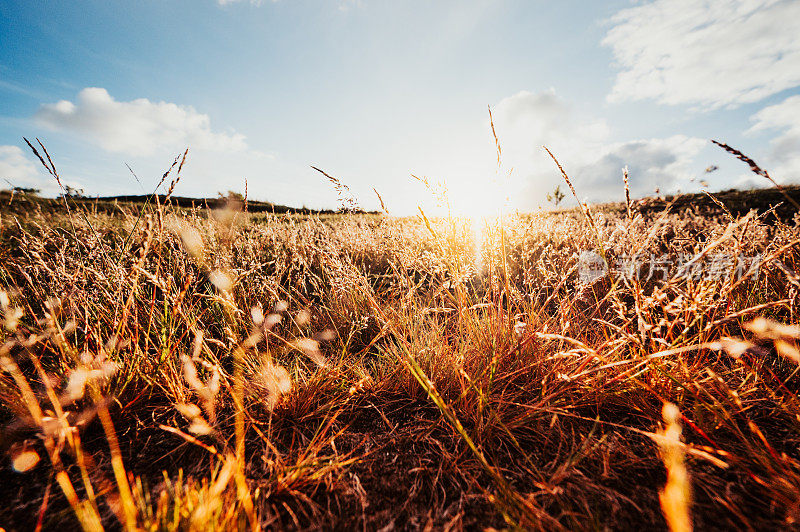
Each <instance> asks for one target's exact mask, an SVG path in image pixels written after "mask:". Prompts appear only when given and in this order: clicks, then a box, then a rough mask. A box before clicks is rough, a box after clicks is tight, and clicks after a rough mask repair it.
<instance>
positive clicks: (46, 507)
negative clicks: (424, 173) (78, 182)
mask: <svg viewBox="0 0 800 532" xmlns="http://www.w3.org/2000/svg"><path fill="white" fill-rule="evenodd" d="M498 156H499V151H498ZM343 190H344V189H343ZM584 213H585V214H586V215H584ZM0 242H1V244H0V253H2V258H3V260H2V263H0V281H1V282H2V286H3V292H2V294H0V304H1V305H2V313H3V320H4V329H3V332H2V342H3V343H2V347H1V348H0V361H1V362H2V365H3V373H2V374H0V404H2V412H3V414H2V415H3V419H4V423H5V428H4V430H3V434H2V445H3V449H4V451H5V452H6V454H7V455H8V460H7V462H6V464H7V465H6V467H5V469H4V472H3V473H2V478H3V482H2V486H0V497H2V499H3V501H4V504H3V505H2V509H0V523H3V525H4V526H7V528H12V529H33V528H36V527H37V526H38V527H42V528H53V527H56V526H66V527H75V526H78V525H80V526H82V527H83V528H86V529H98V528H100V527H101V526H102V527H106V528H112V529H113V528H127V529H145V530H189V529H194V530H201V529H203V530H204V529H210V528H216V529H257V528H270V529H298V528H302V529H316V528H326V529H328V528H338V529H356V528H358V529H369V530H374V529H384V530H389V529H391V528H393V527H394V528H400V529H406V528H426V529H431V528H432V529H446V530H458V529H462V528H469V529H475V528H487V527H494V528H503V527H510V528H516V527H522V528H530V529H547V530H550V529H594V528H604V527H610V528H621V529H626V528H634V527H636V528H641V527H643V526H644V527H647V528H653V527H655V528H666V527H667V526H668V524H669V525H670V526H672V527H673V528H674V529H675V530H687V529H689V528H690V527H691V526H692V524H693V525H694V527H695V528H697V529H715V528H725V529H730V528H736V529H740V528H761V529H763V528H773V529H774V528H791V527H792V526H793V525H794V523H795V522H796V520H797V519H798V518H800V451H798V442H799V441H800V437H799V436H800V403H798V400H797V391H798V386H800V378H799V377H798V375H797V373H798V366H797V363H798V361H800V353H798V347H797V346H798V338H800V330H798V328H797V326H796V325H791V324H796V323H797V305H798V303H800V298H798V289H799V288H800V281H798V277H797V274H796V272H797V271H798V269H799V268H798V266H799V264H798V261H800V227H798V224H796V223H794V222H786V223H784V222H781V221H779V220H776V219H774V217H759V216H757V215H755V214H754V213H750V214H747V215H744V216H733V215H731V214H726V213H725V212H720V213H719V214H718V215H714V216H709V215H703V216H701V215H698V214H696V213H694V212H693V211H692V210H691V209H688V210H683V211H681V212H669V211H665V212H662V213H655V214H653V213H650V212H644V213H643V212H639V211H638V209H637V204H636V202H627V203H626V206H625V209H624V211H623V212H621V213H620V214H616V213H615V212H614V211H610V210H605V211H604V210H602V209H595V210H593V211H591V212H590V211H589V210H588V207H584V208H583V212H579V211H577V210H576V211H568V212H561V213H558V214H547V213H541V214H537V215H524V216H521V215H517V216H507V217H505V218H503V223H502V226H500V224H496V223H491V222H490V223H489V224H488V225H487V226H486V228H485V234H484V236H483V237H482V242H483V245H482V248H481V249H480V250H476V249H475V239H474V238H473V226H472V222H471V221H470V220H466V219H458V218H447V219H428V218H426V217H424V215H423V216H422V217H420V218H416V219H412V218H409V219H390V218H386V217H380V216H364V215H356V214H344V215H341V216H331V217H326V218H321V217H313V216H311V217H292V216H274V215H256V214H246V213H243V212H237V210H236V208H235V206H233V205H232V206H231V208H229V209H226V210H222V211H213V212H208V213H206V212H205V211H199V210H184V209H178V208H173V207H171V206H169V205H168V204H162V203H161V202H154V203H151V204H148V205H145V206H144V207H135V208H134V207H123V208H120V209H118V210H117V212H116V213H114V214H102V213H92V212H89V211H87V210H86V209H84V208H81V207H80V206H78V207H74V208H72V209H71V211H70V212H69V213H67V212H63V213H60V214H59V213H51V214H45V213H41V212H33V213H30V214H27V215H24V214H15V215H9V214H4V215H3V216H2V220H1V222H0ZM585 250H596V251H600V252H601V253H603V255H604V256H605V257H606V258H607V259H608V260H609V261H613V260H615V259H616V258H620V257H623V256H630V255H636V254H641V255H642V256H647V257H649V256H650V254H654V255H655V256H662V255H670V256H673V257H677V256H679V255H684V256H686V257H694V259H693V262H691V263H690V264H694V265H697V264H701V263H703V262H708V260H709V259H710V258H711V257H713V256H715V255H716V254H719V253H723V252H724V253H728V254H731V255H735V256H738V255H745V256H753V255H756V254H760V255H761V256H762V258H763V260H762V261H761V263H760V264H759V265H758V266H757V267H756V268H755V269H753V270H751V271H749V272H748V274H747V275H745V276H740V275H737V272H736V270H735V267H734V266H733V265H732V266H730V267H728V268H725V269H723V270H721V271H719V272H717V273H718V275H716V276H715V277H713V278H694V277H692V276H691V275H671V276H669V278H667V279H666V280H656V279H653V278H651V279H645V277H646V275H645V276H644V277H642V278H638V279H637V278H635V277H631V278H629V277H624V276H612V275H608V274H607V275H605V276H602V277H600V278H599V279H597V280H595V281H594V282H592V283H589V284H586V283H584V284H582V283H581V282H580V281H579V276H578V260H579V254H580V253H581V251H585ZM476 251H478V252H479V253H480V254H481V257H480V260H476V257H475V254H476ZM476 264H477V265H478V266H477V267H476ZM671 273H675V272H671ZM739 273H741V272H739ZM781 324H785V325H781ZM665 405H667V406H665ZM662 412H663V413H662ZM662 419H663V422H662ZM14 469H15V470H16V471H14ZM662 509H663V511H662Z"/></svg>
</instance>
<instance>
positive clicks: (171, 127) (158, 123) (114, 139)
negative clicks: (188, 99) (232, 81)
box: [35, 87, 247, 155]
mask: <svg viewBox="0 0 800 532" xmlns="http://www.w3.org/2000/svg"><path fill="white" fill-rule="evenodd" d="M35 119H36V121H37V122H38V123H39V124H40V125H42V126H44V127H46V128H48V129H51V130H54V131H67V132H74V133H78V134H80V135H82V136H84V137H85V138H87V139H88V140H89V141H91V142H93V143H95V144H97V145H99V146H100V147H102V148H103V149H105V150H107V151H110V152H116V153H126V154H131V155H151V154H153V153H156V152H161V151H175V150H178V149H181V148H182V147H185V146H190V147H192V148H198V149H201V150H211V151H219V152H240V151H244V150H246V149H247V143H246V142H245V137H244V135H241V134H239V133H219V132H214V131H212V130H211V121H210V119H209V117H208V115H205V114H202V113H198V112H197V111H196V110H195V109H194V108H192V107H190V106H184V105H177V104H174V103H168V102H151V101H150V100H148V99H146V98H139V99H136V100H132V101H129V102H120V101H117V100H115V99H114V98H113V97H112V96H111V95H110V94H109V93H108V91H106V90H105V89H103V88H97V87H89V88H86V89H83V90H82V91H80V92H79V93H78V97H77V99H76V102H75V103H73V102H71V101H68V100H61V101H60V102H58V103H53V104H44V105H42V106H41V107H40V108H39V110H38V112H37V113H36V116H35Z"/></svg>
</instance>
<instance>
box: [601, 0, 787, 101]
mask: <svg viewBox="0 0 800 532" xmlns="http://www.w3.org/2000/svg"><path fill="white" fill-rule="evenodd" d="M798 20H800V2H797V1H796V0H655V1H653V2H648V3H645V4H642V5H638V6H635V7H631V8H628V9H624V10H622V11H620V12H619V13H617V14H616V15H615V16H614V17H612V18H611V23H612V24H613V25H614V26H613V27H612V28H611V30H610V31H609V32H608V34H607V36H606V38H605V39H604V40H603V44H605V45H607V46H610V47H611V48H612V51H613V53H614V57H615V59H616V62H617V64H618V66H619V67H620V68H621V71H620V72H619V73H618V74H617V79H616V82H615V85H614V88H613V90H612V92H611V94H610V95H609V100H611V101H622V100H641V99H647V98H649V99H654V100H656V101H658V102H660V103H666V104H685V103H688V104H696V105H699V106H702V107H705V108H718V107H723V106H729V107H735V106H737V105H739V104H742V103H748V102H757V101H759V100H761V99H763V98H765V97H767V96H769V95H771V94H775V93H777V92H780V91H782V90H785V89H789V88H792V87H795V86H797V85H800V38H798V29H797V28H798V26H797V21H798Z"/></svg>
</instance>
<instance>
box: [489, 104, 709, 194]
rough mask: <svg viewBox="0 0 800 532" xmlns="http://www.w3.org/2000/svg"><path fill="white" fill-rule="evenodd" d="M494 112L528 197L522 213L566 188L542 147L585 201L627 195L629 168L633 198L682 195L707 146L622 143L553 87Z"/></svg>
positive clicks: (509, 161)
mask: <svg viewBox="0 0 800 532" xmlns="http://www.w3.org/2000/svg"><path fill="white" fill-rule="evenodd" d="M494 115H495V125H496V127H497V131H498V135H499V136H500V142H501V145H502V148H503V157H504V164H505V165H506V166H507V167H513V168H515V170H514V172H515V173H516V174H517V178H516V179H517V180H518V185H519V197H522V198H527V199H525V200H524V201H523V202H522V203H520V204H519V205H518V207H520V208H530V207H532V206H534V205H535V203H536V201H539V200H541V199H542V198H543V196H544V194H545V193H546V192H549V191H551V190H552V189H553V188H554V187H555V186H556V185H558V184H561V185H562V188H564V187H563V183H562V181H561V176H560V174H559V172H558V170H557V169H556V167H555V165H554V163H553V161H552V160H551V159H550V158H549V156H548V155H547V153H546V152H545V151H544V149H543V148H542V145H546V146H547V147H548V148H549V149H550V150H551V151H552V152H553V154H554V155H555V156H556V157H557V158H558V159H559V161H560V162H561V163H562V164H563V165H564V169H565V170H566V171H567V173H568V175H569V176H570V177H571V178H572V180H573V182H574V184H575V186H576V188H577V191H578V194H579V195H580V196H581V199H588V200H592V201H595V200H598V201H600V200H615V199H619V198H620V197H621V195H622V194H623V192H622V191H623V190H624V189H623V184H622V183H623V182H622V168H623V167H624V166H628V168H629V172H630V184H631V189H632V193H633V194H634V195H644V194H649V193H652V192H653V191H654V189H655V188H659V189H660V190H661V191H662V192H674V191H676V190H677V189H678V188H680V187H681V186H682V185H685V184H688V180H689V179H690V178H691V177H692V175H693V174H692V172H691V164H692V161H693V159H694V157H695V156H696V155H697V153H698V152H699V151H700V150H701V149H702V148H703V147H704V146H705V145H706V144H707V141H706V140H704V139H699V138H694V137H688V136H685V135H675V136H671V137H668V138H650V139H634V140H627V141H622V142H619V141H615V140H613V139H612V132H611V128H610V127H609V126H608V124H607V123H606V122H605V121H604V120H600V119H595V118H591V117H588V118H586V117H578V116H576V113H575V111H574V109H573V108H572V106H570V105H569V104H568V103H567V102H566V101H564V100H563V99H562V98H560V97H559V96H558V95H557V94H556V92H555V91H554V90H553V89H550V90H547V91H543V92H539V93H531V92H527V91H523V92H519V93H517V94H515V95H513V96H510V97H508V98H505V99H503V100H502V101H500V103H498V104H497V106H496V107H495V110H494Z"/></svg>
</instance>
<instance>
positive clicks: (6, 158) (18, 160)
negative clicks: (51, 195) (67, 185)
mask: <svg viewBox="0 0 800 532" xmlns="http://www.w3.org/2000/svg"><path fill="white" fill-rule="evenodd" d="M0 179H2V180H3V182H2V183H0V188H6V187H7V186H12V185H13V186H15V187H33V188H39V189H41V188H43V187H46V186H47V185H48V184H49V182H48V180H46V179H44V178H43V177H42V175H41V174H40V173H39V171H38V168H37V167H36V165H35V164H34V163H33V161H31V160H30V159H28V158H27V157H25V153H24V152H23V151H22V149H20V148H19V147H18V146H0ZM9 183H10V185H9ZM50 188H53V187H50Z"/></svg>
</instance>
